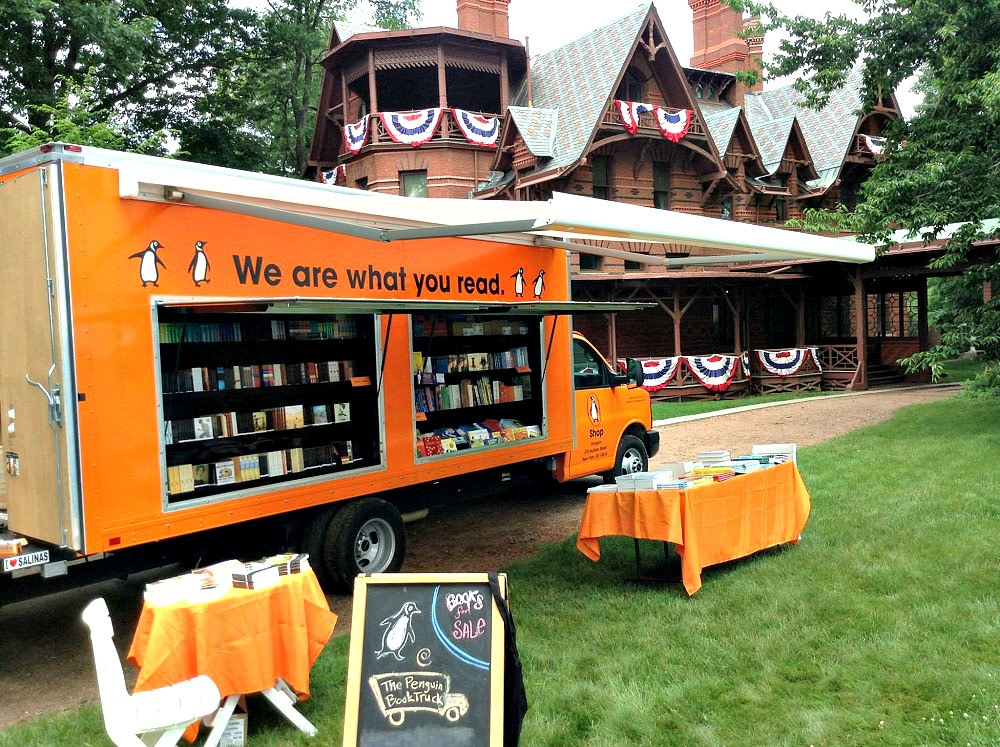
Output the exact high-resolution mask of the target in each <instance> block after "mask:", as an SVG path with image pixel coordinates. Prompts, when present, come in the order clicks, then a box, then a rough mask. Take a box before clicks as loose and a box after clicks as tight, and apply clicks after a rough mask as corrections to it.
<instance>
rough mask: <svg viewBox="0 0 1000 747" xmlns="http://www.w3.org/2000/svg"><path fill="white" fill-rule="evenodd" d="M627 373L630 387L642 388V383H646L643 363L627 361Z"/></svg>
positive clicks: (632, 360)
mask: <svg viewBox="0 0 1000 747" xmlns="http://www.w3.org/2000/svg"><path fill="white" fill-rule="evenodd" d="M625 371H626V375H625V376H626V379H627V380H628V385H629V386H637V387H638V386H642V382H643V381H645V379H646V376H645V374H644V373H643V370H642V362H641V361H637V360H636V359H635V358H629V359H628V360H626V361H625Z"/></svg>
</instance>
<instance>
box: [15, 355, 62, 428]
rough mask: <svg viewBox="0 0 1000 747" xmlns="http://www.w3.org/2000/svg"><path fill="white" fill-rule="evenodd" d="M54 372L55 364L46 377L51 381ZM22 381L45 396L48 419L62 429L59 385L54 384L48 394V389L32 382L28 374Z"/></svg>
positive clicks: (36, 382)
mask: <svg viewBox="0 0 1000 747" xmlns="http://www.w3.org/2000/svg"><path fill="white" fill-rule="evenodd" d="M55 370H56V364H55V363H53V364H52V367H51V368H50V369H49V372H48V377H49V379H50V380H51V379H52V372H53V371H55ZM24 380H25V381H27V382H28V383H29V384H31V385H32V386H37V387H38V388H39V389H41V390H42V394H44V395H45V399H47V400H48V402H49V419H50V420H54V421H55V423H56V425H58V426H59V427H60V428H61V427H62V398H61V397H60V394H59V385H58V384H54V385H53V386H52V392H51V393H50V392H49V390H48V389H46V388H45V386H44V385H43V384H41V383H40V382H38V381H35V380H33V379H32V378H31V377H30V376H28V374H25V375H24Z"/></svg>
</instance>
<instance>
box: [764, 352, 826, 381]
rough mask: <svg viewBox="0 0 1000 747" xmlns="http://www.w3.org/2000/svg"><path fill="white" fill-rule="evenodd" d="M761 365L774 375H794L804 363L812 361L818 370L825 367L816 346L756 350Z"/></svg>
mask: <svg viewBox="0 0 1000 747" xmlns="http://www.w3.org/2000/svg"><path fill="white" fill-rule="evenodd" d="M754 353H755V354H756V356H757V360H758V361H760V366H761V368H763V369H764V370H765V371H767V372H768V373H769V374H772V375H774V376H794V375H795V374H797V373H798V372H799V371H800V370H801V368H802V366H803V365H805V364H806V363H807V362H808V361H810V360H811V361H812V362H813V363H814V364H815V366H816V370H817V371H822V370H823V367H822V366H821V365H820V362H819V351H818V350H817V349H816V348H790V349H788V350H755V351H754Z"/></svg>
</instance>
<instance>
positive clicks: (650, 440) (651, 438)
mask: <svg viewBox="0 0 1000 747" xmlns="http://www.w3.org/2000/svg"><path fill="white" fill-rule="evenodd" d="M646 443H647V444H649V456H650V458H652V457H655V456H656V452H658V451H659V450H660V432H659V431H646Z"/></svg>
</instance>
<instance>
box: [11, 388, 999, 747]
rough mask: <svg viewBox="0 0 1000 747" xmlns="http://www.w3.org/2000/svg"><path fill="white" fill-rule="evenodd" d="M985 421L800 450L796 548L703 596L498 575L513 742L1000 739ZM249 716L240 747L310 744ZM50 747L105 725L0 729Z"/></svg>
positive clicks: (318, 702) (953, 418)
mask: <svg viewBox="0 0 1000 747" xmlns="http://www.w3.org/2000/svg"><path fill="white" fill-rule="evenodd" d="M997 423H1000V401H991V400H977V401H962V400H954V399H950V400H946V401H941V402H935V403H931V404H926V405H919V406H913V407H908V408H905V409H903V410H901V411H900V412H899V413H898V414H897V415H896V417H894V418H893V419H892V420H890V421H888V422H886V423H882V424H880V425H877V426H874V427H871V428H867V429H864V430H860V431H856V432H854V433H851V434H849V435H846V436H843V437H841V438H838V439H835V440H833V441H828V442H826V443H824V444H822V445H818V446H813V447H808V448H804V449H802V450H800V451H799V456H798V462H799V468H800V470H801V472H802V474H803V476H804V479H805V482H806V485H807V486H808V488H809V491H810V494H811V498H812V514H811V516H810V519H809V522H808V524H807V525H806V528H805V531H804V532H803V538H802V541H801V542H800V543H799V544H798V545H797V546H796V547H792V548H786V549H783V550H771V551H765V552H763V553H759V554H757V555H755V556H753V557H752V558H749V559H744V560H741V561H736V562H733V563H729V564H726V565H724V566H717V567H714V568H709V569H706V570H705V571H704V572H703V574H702V579H703V581H704V587H703V588H702V589H701V591H699V592H698V593H697V594H696V595H695V596H694V597H690V598H689V597H687V596H686V595H685V594H684V592H683V591H682V590H681V589H680V588H679V587H674V586H659V585H652V586H650V585H636V584H633V583H630V582H629V581H627V580H626V579H627V578H628V577H629V576H630V575H631V574H632V573H634V560H633V556H632V542H631V540H628V539H625V538H617V539H606V540H604V541H603V542H602V551H603V553H602V556H601V561H600V562H599V563H592V562H590V561H589V560H587V559H586V558H584V557H583V555H581V554H580V553H579V552H578V551H577V550H576V548H575V546H574V539H575V538H572V537H570V538H567V539H566V541H565V542H562V543H560V544H556V545H550V546H545V547H542V548H541V549H540V552H539V554H538V555H537V556H536V557H534V558H533V559H531V560H530V561H527V562H524V563H520V564H517V565H515V566H512V567H510V568H507V569H506V570H507V572H508V574H509V580H510V584H511V593H512V600H513V602H512V604H513V611H514V616H515V619H516V621H517V625H518V641H519V643H520V648H521V654H522V657H523V660H524V668H525V678H526V683H527V689H528V697H529V700H530V711H529V712H528V716H527V718H526V720H525V726H524V733H523V739H522V744H523V745H526V746H531V747H534V746H536V745H552V746H553V747H555V746H556V745H607V746H609V747H610V746H612V745H677V746H678V747H692V746H697V745H736V746H738V747H743V746H755V745H760V746H761V747H775V746H777V745H816V747H819V745H827V746H835V747H853V746H857V747H867V746H868V745H899V746H901V747H910V746H913V745H968V744H971V745H997V744H998V743H1000V551H998V546H1000V545H998V537H1000V500H998V497H997V488H996V485H997V484H998V482H1000V467H998V465H1000V432H998V428H997ZM706 446H711V444H706ZM645 553H646V558H648V561H647V562H648V564H649V565H650V566H651V565H652V562H653V558H655V557H657V556H659V557H662V555H661V553H660V552H659V545H658V544H654V543H647V544H646V546H645ZM470 570H488V569H485V568H483V569H470ZM347 646H348V641H347V640H346V639H344V638H338V639H336V640H334V641H333V643H332V644H331V645H330V646H328V648H327V650H326V651H325V652H324V654H323V656H322V657H321V658H320V660H319V662H318V663H317V665H316V667H315V668H314V670H313V676H312V682H313V697H312V699H311V700H309V701H308V702H306V703H304V704H303V705H302V710H303V712H304V713H305V714H306V715H307V716H308V717H309V718H310V719H312V720H313V722H314V723H315V724H316V725H317V726H318V727H319V728H320V730H321V735H322V736H321V738H320V739H321V743H323V744H335V743H338V742H339V739H340V733H341V728H342V718H343V707H344V697H345V677H346V666H347ZM250 707H251V716H250V735H251V740H250V741H251V744H252V745H298V744H302V745H306V744H316V743H317V742H316V741H311V740H309V739H308V738H306V737H305V736H304V735H300V734H298V733H297V732H295V731H294V730H293V729H292V727H291V726H289V725H288V724H287V723H286V722H284V721H282V720H280V719H279V717H277V716H276V715H274V714H273V711H272V710H271V708H270V707H269V706H267V705H265V704H263V703H258V702H256V701H252V702H251V706H250ZM46 744H53V745H56V744H73V745H81V744H84V745H90V744H107V741H106V738H105V737H104V734H103V730H102V726H101V722H100V715H99V710H98V708H97V707H96V706H90V707H86V708H83V709H80V710H74V711H70V712H67V713H64V714H61V715H58V716H56V717H54V718H47V719H45V720H44V721H38V722H35V723H32V724H28V725H24V726H18V727H13V728H10V729H8V730H6V731H4V732H0V745H18V746H19V747H20V746H23V745H46Z"/></svg>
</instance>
